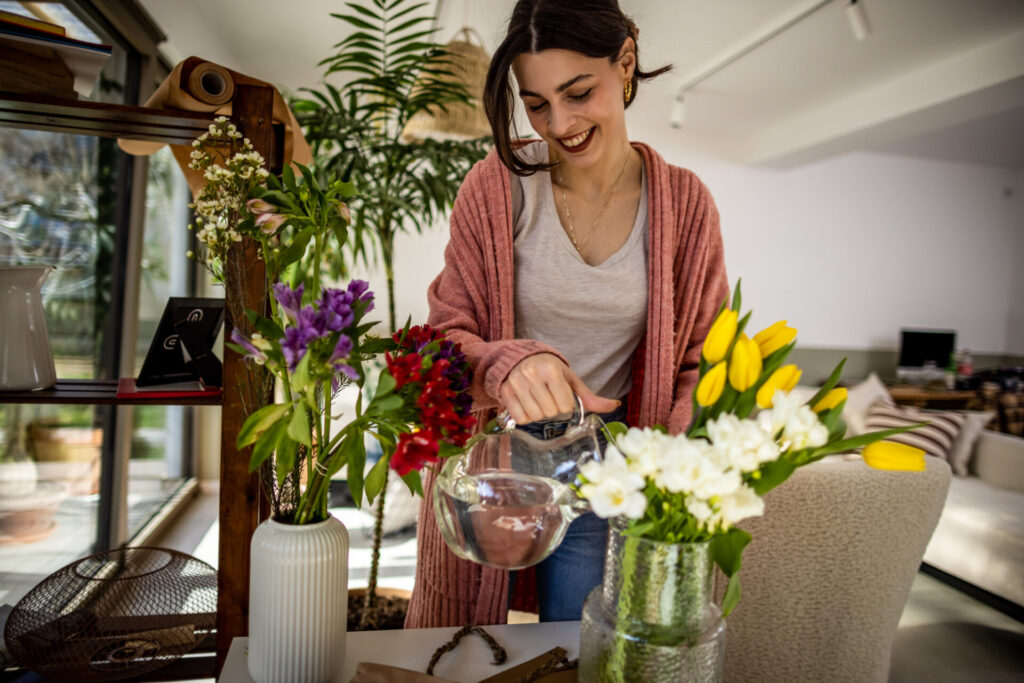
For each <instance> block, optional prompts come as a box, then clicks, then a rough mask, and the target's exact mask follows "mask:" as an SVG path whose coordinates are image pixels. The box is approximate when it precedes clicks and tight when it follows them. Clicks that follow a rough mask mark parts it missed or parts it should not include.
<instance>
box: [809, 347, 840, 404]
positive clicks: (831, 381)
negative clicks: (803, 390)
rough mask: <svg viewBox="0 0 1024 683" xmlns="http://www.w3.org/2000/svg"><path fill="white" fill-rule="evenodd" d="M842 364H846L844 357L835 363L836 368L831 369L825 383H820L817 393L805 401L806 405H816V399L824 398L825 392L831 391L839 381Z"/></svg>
mask: <svg viewBox="0 0 1024 683" xmlns="http://www.w3.org/2000/svg"><path fill="white" fill-rule="evenodd" d="M844 365H846V359H845V358H844V359H842V360H841V361H839V365H837V366H836V369H835V370H833V371H832V374H831V375H829V376H828V379H827V380H825V383H824V384H822V385H821V389H818V393H816V394H815V395H814V396H812V397H811V400H810V401H808V402H807V405H809V406H812V407H813V406H815V405H817V403H818V401H820V400H821V399H823V398H825V394H827V393H828V392H830V391H832V389H834V388H835V386H836V384H838V383H839V378H840V377H841V376H842V374H843V366H844Z"/></svg>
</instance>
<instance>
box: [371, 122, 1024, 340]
mask: <svg viewBox="0 0 1024 683" xmlns="http://www.w3.org/2000/svg"><path fill="white" fill-rule="evenodd" d="M631 124H632V122H631ZM650 128H651V127H648V130H647V131H644V130H643V127H642V126H638V125H631V136H632V137H633V138H634V139H647V140H653V139H657V140H658V142H656V143H655V145H656V147H657V149H659V151H660V152H661V153H662V154H663V155H665V156H666V157H667V158H668V159H669V161H670V162H672V163H676V164H679V165H682V166H686V167H688V168H691V169H693V170H694V171H696V172H697V173H698V174H699V175H700V176H701V178H702V179H703V180H704V182H705V183H706V184H707V185H708V187H709V188H710V189H711V191H712V193H713V195H714V196H715V199H716V201H717V203H718V207H719V211H720V213H721V215H722V226H723V234H724V237H725V244H726V263H727V266H728V270H729V276H730V278H731V279H732V280H733V281H735V279H736V278H737V277H742V278H743V282H744V291H745V293H746V295H745V302H746V304H747V306H748V307H752V308H754V309H755V310H756V317H755V319H754V320H753V321H752V326H753V327H755V328H756V327H760V326H762V325H767V324H768V323H770V322H772V321H774V320H775V319H778V318H787V319H788V320H789V321H790V323H791V324H792V325H794V326H796V327H797V328H798V329H799V330H800V343H801V346H804V347H808V348H818V347H825V348H829V347H840V348H854V349H895V348H897V346H898V333H899V328H900V327H909V326H914V327H936V328H952V329H956V330H957V331H958V345H959V346H961V347H969V348H971V349H973V350H974V351H976V352H982V353H1000V354H1001V353H1018V354H1019V353H1024V268H1022V267H1020V266H1021V265H1022V264H1024V173H1015V172H1013V171H1008V170H1006V169H999V168H991V167H984V166H973V165H967V164H954V163H948V162H938V161H930V160H923V159H915V158H904V157H895V156H887V155H880V154H854V155H848V156H844V157H841V158H837V159H833V160H830V161H827V162H822V163H818V164H813V165H809V166H805V167H801V168H798V169H794V170H789V171H777V170H765V169H760V168H754V167H748V166H739V165H736V164H731V163H727V162H723V161H721V160H718V159H714V158H711V157H708V156H704V155H700V154H698V153H695V152H693V151H690V150H688V149H687V147H686V146H685V145H683V144H680V143H674V142H673V141H672V139H671V137H670V136H667V135H665V130H668V129H667V128H666V129H664V130H660V129H658V130H651V129H650ZM645 132H646V133H647V134H646V135H645ZM1007 190H1009V193H1008V192H1007ZM1007 194H1012V196H1011V197H1008V196H1006V195H1007ZM446 241H447V226H446V225H440V226H438V227H437V228H435V229H433V230H431V231H429V232H428V233H426V234H425V235H422V236H403V237H400V238H399V239H398V243H397V245H396V254H397V256H396V260H397V267H396V277H397V279H398V282H397V287H396V291H397V309H398V316H399V319H400V321H404V320H405V318H406V316H409V315H411V316H412V319H413V322H414V323H415V322H423V321H425V320H426V315H427V307H426V287H427V285H428V284H429V282H430V280H431V279H432V278H433V277H434V276H435V275H436V274H437V272H439V271H440V269H441V266H442V263H443V260H442V253H443V249H444V244H445V242H446ZM367 277H368V278H369V279H370V282H371V284H372V285H373V286H374V288H376V289H378V290H379V293H378V296H379V297H380V300H381V311H380V314H379V315H380V317H381V319H383V316H384V315H385V314H384V311H383V297H384V279H383V275H382V274H379V273H373V272H371V273H368V274H367Z"/></svg>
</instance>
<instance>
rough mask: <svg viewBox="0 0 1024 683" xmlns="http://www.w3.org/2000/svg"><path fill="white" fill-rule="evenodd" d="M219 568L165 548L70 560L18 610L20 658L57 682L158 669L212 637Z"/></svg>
mask: <svg viewBox="0 0 1024 683" xmlns="http://www.w3.org/2000/svg"><path fill="white" fill-rule="evenodd" d="M216 611H217V570H215V569H214V568H213V567H211V566H210V565H208V564H206V563H205V562H203V561H201V560H197V559H196V558H194V557H192V556H190V555H186V554H185V553H180V552H177V551H175V550H167V549H164V548H147V547H139V548H122V549H119V550H111V551H108V552H103V553H98V554H96V555H91V556H89V557H86V558H84V559H81V560H77V561H75V562H72V563H71V564H69V565H67V566H66V567H63V568H62V569H60V570H58V571H57V572H55V573H53V574H51V575H50V576H49V577H47V578H46V579H44V580H43V581H42V582H40V583H39V585H37V586H36V587H35V588H33V589H32V590H31V591H29V593H28V594H27V595H25V597H23V598H22V599H21V600H20V601H19V602H18V604H17V605H16V606H15V607H14V610H13V611H12V612H11V614H10V615H9V617H8V619H7V626H6V628H5V629H4V641H5V643H6V644H7V649H8V650H9V651H10V653H11V655H12V656H13V657H14V660H15V661H16V662H18V664H20V665H21V666H23V667H25V668H27V669H31V670H32V671H35V672H36V673H38V674H40V675H42V676H47V677H49V678H55V679H59V680H70V681H111V680H117V679H121V678H130V677H132V676H138V675H140V674H145V673H149V672H151V671H155V670H156V669H159V668H161V667H164V666H167V665H168V664H170V663H172V662H174V661H176V660H177V659H179V658H180V657H182V656H183V655H185V654H186V653H188V652H190V651H191V650H192V649H193V648H195V647H196V645H198V644H199V643H200V642H201V641H202V640H203V639H204V638H205V637H206V636H208V635H210V634H212V633H213V630H214V627H215V625H216V620H217V615H216Z"/></svg>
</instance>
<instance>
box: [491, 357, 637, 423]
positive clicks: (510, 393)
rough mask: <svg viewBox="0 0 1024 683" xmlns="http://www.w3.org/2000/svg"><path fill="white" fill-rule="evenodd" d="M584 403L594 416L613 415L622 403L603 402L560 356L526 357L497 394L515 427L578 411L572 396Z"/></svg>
mask: <svg viewBox="0 0 1024 683" xmlns="http://www.w3.org/2000/svg"><path fill="white" fill-rule="evenodd" d="M574 393H575V394H576V396H579V397H580V400H582V401H583V409H584V410H587V411H590V412H593V413H610V412H611V411H613V410H615V409H616V408H618V407H619V401H616V400H614V399H610V398H602V397H601V396H598V395H597V394H595V393H594V392H592V391H591V390H590V388H589V387H587V385H586V384H584V383H583V380H581V379H580V378H579V375H577V374H576V373H575V372H573V371H572V370H571V369H570V368H569V366H568V365H566V364H565V363H563V362H562V361H561V359H559V358H558V356H555V355H552V354H550V353H538V354H534V355H532V356H527V357H526V358H524V359H523V360H521V361H519V363H518V364H517V365H516V366H515V367H513V368H512V371H511V372H510V373H509V374H508V377H506V378H505V382H504V383H503V384H502V385H501V389H500V390H499V391H498V398H499V399H500V400H501V403H502V405H504V406H505V408H506V409H507V410H508V412H509V414H510V415H511V416H512V419H513V420H515V421H516V424H528V423H530V422H536V421H537V420H544V419H548V418H552V417H555V416H557V415H565V414H566V413H571V412H572V411H573V410H574V409H575V408H576V399H575V397H574V396H573V394H574Z"/></svg>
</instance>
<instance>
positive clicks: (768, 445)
mask: <svg viewBox="0 0 1024 683" xmlns="http://www.w3.org/2000/svg"><path fill="white" fill-rule="evenodd" d="M707 429H708V437H709V438H710V439H711V443H712V444H713V447H714V451H715V453H716V454H717V456H718V457H719V458H720V459H721V460H723V461H724V462H725V463H728V465H730V466H731V467H734V468H736V469H737V470H739V471H740V472H753V471H755V470H758V469H760V467H761V465H763V464H764V463H766V462H771V461H773V460H778V458H779V445H778V444H777V443H775V439H773V438H772V432H770V431H767V430H765V429H764V428H763V427H762V426H761V425H759V424H758V423H757V422H755V421H753V420H741V419H739V418H738V417H736V416H735V415H732V414H725V415H722V416H721V417H719V418H718V419H717V420H711V421H709V422H708V425H707Z"/></svg>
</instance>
